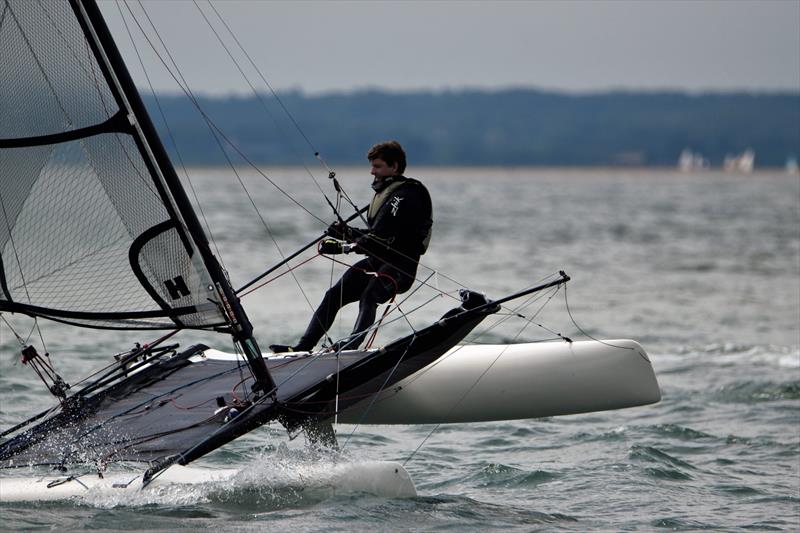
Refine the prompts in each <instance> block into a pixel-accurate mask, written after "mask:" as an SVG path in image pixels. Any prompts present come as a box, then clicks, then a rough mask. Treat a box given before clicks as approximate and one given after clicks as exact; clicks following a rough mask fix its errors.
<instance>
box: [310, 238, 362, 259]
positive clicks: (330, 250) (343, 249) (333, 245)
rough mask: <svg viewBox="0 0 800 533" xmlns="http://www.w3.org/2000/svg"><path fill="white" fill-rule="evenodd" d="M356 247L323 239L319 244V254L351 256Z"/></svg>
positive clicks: (334, 240) (338, 241)
mask: <svg viewBox="0 0 800 533" xmlns="http://www.w3.org/2000/svg"><path fill="white" fill-rule="evenodd" d="M354 246H355V245H352V244H347V243H346V242H343V241H340V240H337V239H330V238H327V239H322V240H321V241H320V243H319V253H321V254H326V255H336V254H349V253H350V252H352V251H353V248H354Z"/></svg>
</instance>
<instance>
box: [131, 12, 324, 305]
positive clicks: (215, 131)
mask: <svg viewBox="0 0 800 533" xmlns="http://www.w3.org/2000/svg"><path fill="white" fill-rule="evenodd" d="M138 3H139V6H140V9H141V10H142V12H143V13H144V15H145V17H146V18H147V20H148V22H149V23H150V27H151V28H152V29H153V32H154V33H155V35H156V37H157V38H158V40H159V42H160V43H161V46H162V47H163V49H164V51H165V53H166V54H167V56H168V57H169V59H170V61H171V62H172V65H173V68H174V69H175V72H177V73H178V76H180V78H181V79H180V80H178V77H177V76H176V75H175V74H174V73H173V72H172V70H171V69H170V68H169V66H168V65H167V63H166V61H165V60H164V58H163V57H162V56H161V54H159V52H158V50H157V49H156V47H155V46H154V44H153V42H152V41H151V39H150V38H149V37H148V36H147V34H146V33H145V31H144V29H143V28H142V26H141V24H140V23H139V21H138V19H137V18H136V16H135V15H134V14H133V11H132V10H131V8H130V6H128V4H127V3H126V4H125V5H126V7H127V8H128V11H129V12H130V13H131V16H132V18H133V20H134V22H135V23H136V25H137V26H139V29H140V31H141V32H142V36H143V37H144V38H145V40H146V41H147V42H148V44H149V45H150V47H151V48H152V50H153V52H154V53H155V54H156V56H157V57H158V59H159V60H160V61H161V63H162V64H163V65H164V67H165V68H166V69H167V72H168V73H169V74H170V75H171V76H172V78H173V79H174V80H175V82H176V83H177V84H178V86H179V87H180V88H181V90H183V92H184V94H185V95H186V96H187V98H188V99H189V100H190V101H191V102H192V104H193V105H194V106H195V108H196V109H197V111H198V112H199V113H200V115H201V116H202V117H203V119H204V120H205V122H206V124H207V126H208V127H209V129H210V130H211V133H212V135H213V137H214V139H215V141H216V142H217V145H218V146H219V147H220V150H221V151H222V154H223V156H224V157H225V159H226V160H227V162H228V166H229V167H230V168H231V170H232V171H233V173H234V175H235V176H236V178H237V180H238V181H239V184H240V186H241V187H242V190H243V191H244V193H245V195H246V196H247V198H248V200H249V201H250V204H251V205H252V206H253V209H254V210H255V212H256V214H257V216H258V218H259V220H260V221H261V224H262V226H263V227H264V228H265V229H266V231H267V234H268V235H269V237H270V240H272V242H273V244H274V245H275V248H276V249H277V250H278V253H279V254H280V256H281V258H285V254H284V252H283V250H282V249H281V247H280V245H279V244H278V241H277V239H276V238H275V235H274V233H273V232H272V230H271V229H270V227H269V224H267V221H266V220H265V218H264V216H263V215H262V214H261V211H260V210H259V209H258V206H257V205H256V203H255V200H254V199H253V197H252V195H251V194H250V191H249V190H248V189H247V187H246V186H245V184H244V181H243V180H242V177H241V175H240V174H239V172H238V171H237V170H236V167H235V165H234V164H233V162H232V161H231V159H230V156H229V155H228V152H227V151H226V150H225V148H224V146H223V145H222V142H221V140H220V139H222V140H224V141H225V142H226V143H227V145H228V146H230V147H231V148H232V149H233V151H234V152H236V154H238V155H239V156H240V157H241V158H242V159H243V160H244V161H246V162H247V163H248V164H249V165H250V166H251V167H252V168H253V169H255V170H256V172H258V173H259V174H260V175H261V176H263V177H264V178H265V179H266V180H267V181H268V182H270V183H271V184H272V185H273V186H274V187H275V188H276V189H277V190H279V191H280V192H281V193H283V194H284V196H286V197H287V198H288V199H290V200H291V201H292V202H294V203H295V204H296V205H298V206H299V207H300V208H301V209H303V210H304V211H306V212H307V213H308V214H309V215H311V216H312V217H314V218H315V219H317V220H318V221H320V222H322V223H323V224H325V221H324V220H322V219H321V218H319V217H318V216H316V215H315V214H314V213H312V212H311V211H309V210H308V209H307V208H306V207H305V206H304V205H302V204H301V203H300V202H299V201H298V200H297V199H295V198H294V197H293V196H292V195H290V194H289V193H288V192H286V191H285V190H284V189H283V188H281V187H280V186H279V185H278V184H277V183H275V182H274V181H273V180H272V179H271V178H269V176H267V174H265V173H264V172H263V171H262V170H261V169H260V168H259V167H258V166H257V165H255V163H253V162H252V161H251V160H250V159H249V158H248V157H247V156H246V155H245V154H244V153H243V152H242V151H241V150H240V149H239V148H238V146H236V144H235V143H233V142H232V141H231V140H230V139H229V138H228V137H227V135H225V133H224V132H223V131H222V130H221V129H220V128H219V127H218V126H217V125H216V123H214V121H212V120H211V117H209V116H208V114H207V113H206V112H205V111H204V110H203V109H202V106H200V103H199V101H198V99H197V98H196V97H195V95H194V93H193V92H192V90H191V88H190V87H189V84H188V83H187V81H186V79H185V78H184V77H183V75H182V74H181V71H180V68H179V67H178V65H177V63H176V62H175V59H174V58H173V56H172V54H171V53H170V51H169V48H168V47H167V45H166V43H165V42H164V40H163V39H162V37H161V34H160V33H159V32H158V29H157V28H156V26H155V24H154V23H153V21H152V19H151V18H150V15H149V13H148V12H147V10H146V9H145V8H144V6H143V5H142V3H141V0H138ZM292 277H293V278H294V280H295V283H296V284H297V287H298V289H299V290H300V293H301V294H302V295H303V298H304V299H305V301H306V303H307V305H308V306H309V308H311V309H312V310H313V305H312V304H311V301H310V300H309V298H308V295H307V294H306V292H305V290H304V289H303V287H302V285H301V284H300V281H299V279H298V278H297V276H296V275H295V274H294V272H292Z"/></svg>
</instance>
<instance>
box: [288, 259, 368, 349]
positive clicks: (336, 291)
mask: <svg viewBox="0 0 800 533" xmlns="http://www.w3.org/2000/svg"><path fill="white" fill-rule="evenodd" d="M366 262H367V260H366V259H364V260H362V261H359V262H358V263H356V264H355V265H353V266H352V267H350V268H348V269H347V271H345V273H344V274H343V275H342V277H341V279H340V280H339V281H338V283H336V285H334V286H333V287H331V288H330V289H328V291H327V292H326V293H325V296H324V297H323V298H322V302H321V303H320V304H319V307H318V308H317V310H316V311H315V312H314V316H312V317H311V321H310V322H309V323H308V328H306V332H305V333H304V334H303V336H302V337H301V338H300V342H299V343H297V346H296V347H295V350H298V351H306V350H311V349H312V348H314V346H316V345H317V343H318V342H319V340H320V339H321V338H322V336H323V335H324V334H325V332H327V331H328V329H330V327H331V325H332V324H333V321H334V320H335V319H336V314H337V313H338V312H339V309H341V308H342V307H344V306H345V305H347V304H349V303H353V302H355V301H357V300H358V299H359V297H360V296H361V293H362V292H363V290H364V287H366V286H367V284H368V283H369V281H370V279H371V277H370V276H369V275H368V274H366V273H365V272H364V270H365V269H366V268H368V264H366ZM362 263H365V264H363V265H362Z"/></svg>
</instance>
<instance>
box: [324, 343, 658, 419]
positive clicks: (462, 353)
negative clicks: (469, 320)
mask: <svg viewBox="0 0 800 533" xmlns="http://www.w3.org/2000/svg"><path fill="white" fill-rule="evenodd" d="M484 373H485V374H484ZM660 399H661V392H660V390H659V387H658V382H657V381H656V376H655V373H654V372H653V367H652V365H651V364H650V361H649V359H648V357H647V354H646V352H645V351H644V349H643V348H642V347H641V346H640V345H639V343H637V342H636V341H632V340H608V341H580V342H573V343H567V342H544V343H530V344H512V345H470V346H456V347H454V348H453V349H451V350H450V351H449V352H448V353H446V354H445V355H443V356H442V357H441V358H439V359H438V360H437V361H436V362H434V363H432V364H431V365H429V366H427V367H426V368H424V369H422V370H420V371H419V372H417V373H416V374H414V375H412V376H410V377H408V378H407V379H405V380H403V381H401V382H399V383H398V384H396V385H395V386H393V387H391V388H390V389H389V390H386V391H384V392H383V393H382V394H381V395H380V396H379V397H378V399H377V400H376V401H375V402H374V404H373V405H372V406H371V407H369V404H370V400H366V401H364V402H361V403H360V404H358V405H356V406H354V407H352V408H350V409H348V410H347V411H345V412H343V413H342V414H340V415H339V422H344V423H361V424H438V423H455V422H485V421H491V420H515V419H523V418H540V417H548V416H556V415H568V414H575V413H588V412H592V411H604V410H608V409H620V408H624V407H634V406H638V405H646V404H651V403H655V402H658V401H659V400H660Z"/></svg>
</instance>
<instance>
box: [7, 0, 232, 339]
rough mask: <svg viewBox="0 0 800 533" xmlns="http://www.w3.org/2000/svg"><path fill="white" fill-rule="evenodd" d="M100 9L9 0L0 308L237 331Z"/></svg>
mask: <svg viewBox="0 0 800 533" xmlns="http://www.w3.org/2000/svg"><path fill="white" fill-rule="evenodd" d="M98 15H99V14H98V12H97V11H96V6H94V5H93V4H91V3H86V4H85V5H84V3H82V2H77V1H75V2H70V3H67V2H36V1H24V0H0V65H2V67H0V68H2V72H3V73H2V80H3V81H2V83H1V84H0V173H1V174H0V310H8V311H14V312H22V313H26V314H29V315H33V316H41V317H47V318H51V319H55V320H61V321H65V322H70V323H74V324H78V325H83V326H89V327H101V328H125V329H132V328H148V329H153V328H213V327H223V326H226V325H227V324H228V323H229V319H228V317H227V316H226V313H225V312H224V310H223V306H222V305H221V304H222V302H223V301H224V298H225V295H224V292H223V291H222V290H221V289H220V288H219V287H218V286H217V283H218V282H219V279H215V278H218V277H220V276H215V275H214V274H215V273H214V272H213V271H212V272H210V271H209V264H208V263H209V258H208V257H204V255H210V254H204V250H203V248H204V247H207V245H206V243H205V239H204V238H203V237H202V231H194V230H195V228H193V227H192V225H193V223H194V220H192V219H193V218H194V216H193V214H192V213H191V207H188V208H187V206H186V204H187V202H186V200H185V198H183V197H182V195H183V192H182V189H180V183H178V182H177V178H176V176H174V171H173V170H172V167H171V166H170V165H169V162H168V161H166V160H162V159H161V157H162V156H163V154H162V153H161V152H163V149H162V148H161V146H160V144H159V143H158V142H157V139H156V140H155V141H154V137H153V136H152V135H149V134H150V132H151V130H152V125H151V124H150V123H149V119H148V118H147V114H146V113H144V109H143V108H142V107H141V103H140V102H139V99H138V95H136V94H135V89H133V90H131V89H132V85H129V84H128V81H129V79H128V77H127V73H126V72H122V71H121V69H120V68H119V65H118V64H116V63H114V62H113V60H114V59H115V58H114V55H115V54H114V53H113V52H112V51H111V50H109V48H108V46H106V45H105V43H102V42H101V35H102V34H103V32H102V31H101V30H103V29H104V28H98V20H100V19H99V18H98ZM211 269H212V270H213V266H212V267H211ZM223 282H224V280H223Z"/></svg>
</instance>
